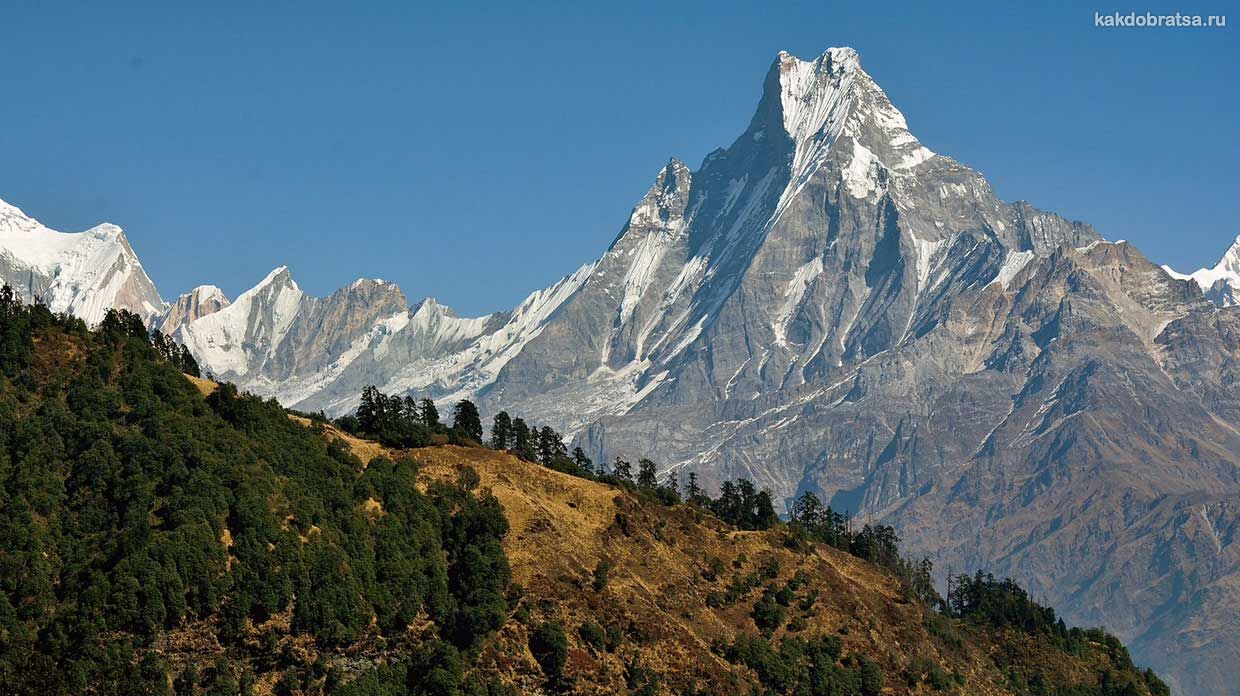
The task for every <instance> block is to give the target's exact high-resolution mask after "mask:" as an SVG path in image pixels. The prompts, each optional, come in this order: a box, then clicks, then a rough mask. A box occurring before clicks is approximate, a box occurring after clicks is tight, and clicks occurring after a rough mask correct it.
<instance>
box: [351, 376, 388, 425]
mask: <svg viewBox="0 0 1240 696" xmlns="http://www.w3.org/2000/svg"><path fill="white" fill-rule="evenodd" d="M383 403H384V398H383V395H382V394H381V393H379V390H378V389H377V388H376V387H375V385H373V384H372V385H370V386H368V387H366V388H364V389H362V400H361V403H359V404H358V406H357V425H358V427H359V428H361V430H362V432H363V433H370V434H374V433H377V432H379V424H380V423H379V422H380V420H381V416H382V409H383Z"/></svg>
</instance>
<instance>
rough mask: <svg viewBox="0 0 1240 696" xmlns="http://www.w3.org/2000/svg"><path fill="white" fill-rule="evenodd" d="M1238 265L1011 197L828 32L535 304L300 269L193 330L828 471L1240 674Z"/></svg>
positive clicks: (961, 560) (405, 390) (806, 476)
mask: <svg viewBox="0 0 1240 696" xmlns="http://www.w3.org/2000/svg"><path fill="white" fill-rule="evenodd" d="M1233 252H1234V253H1233ZM1231 261H1234V263H1231ZM1233 280H1234V281H1235V282H1234V283H1233ZM1236 288H1240V244H1238V245H1237V247H1233V250H1232V252H1229V254H1228V255H1227V256H1226V257H1225V258H1224V260H1223V262H1221V263H1220V265H1219V267H1217V268H1216V269H1211V270H1208V271H1206V270H1203V271H1199V272H1198V273H1196V274H1193V275H1192V276H1179V275H1178V274H1174V272H1169V269H1168V270H1167V271H1164V270H1163V269H1160V268H1158V267H1157V266H1155V265H1153V264H1151V263H1150V262H1149V261H1148V260H1146V259H1145V258H1144V257H1143V256H1142V255H1141V254H1140V253H1139V252H1138V251H1137V250H1136V249H1134V248H1132V247H1131V246H1130V245H1128V244H1125V243H1110V242H1106V241H1104V240H1103V239H1102V238H1101V237H1100V236H1099V235H1098V234H1097V233H1096V232H1095V231H1094V230H1093V229H1092V228H1090V227H1089V226H1088V225H1085V224H1083V223H1079V222H1071V221H1068V220H1065V219H1063V218H1061V217H1059V216H1056V215H1054V214H1051V213H1046V212H1042V211H1039V210H1037V209H1035V208H1033V207H1032V206H1030V205H1028V204H1026V203H1023V202H1017V203H1006V202H1003V201H1001V200H999V199H998V198H997V197H996V196H995V194H994V192H993V191H992V190H991V188H990V186H989V185H988V184H987V182H986V181H985V179H983V178H982V177H981V175H979V174H978V173H977V172H975V171H973V170H971V169H969V168H968V167H966V166H964V165H962V164H960V163H958V162H955V161H954V160H952V159H950V158H948V157H945V156H942V155H938V154H935V153H933V152H931V151H930V150H928V149H927V148H925V147H924V146H923V145H922V144H921V143H920V142H919V141H918V140H917V139H916V137H914V136H913V135H912V134H911V133H910V132H909V130H908V126H907V124H906V122H905V119H904V117H903V116H902V115H901V114H900V112H899V111H898V110H897V109H896V108H895V107H894V106H893V105H892V104H891V102H890V101H889V100H888V98H887V96H886V95H885V94H884V93H883V91H882V90H881V89H880V88H879V87H878V86H877V85H876V84H875V83H874V81H873V80H872V79H871V78H870V76H869V75H868V74H867V73H866V72H865V71H864V70H863V69H862V67H861V64H860V61H859V59H858V57H857V55H856V53H855V52H853V51H852V50H851V49H831V50H829V51H827V52H826V53H824V54H823V55H822V56H820V57H818V58H817V59H815V60H812V61H802V60H799V59H797V58H795V57H792V56H790V55H788V54H780V55H779V56H778V57H777V58H776V60H775V61H774V63H773V64H772V65H771V68H770V71H769V73H768V75H767V77H766V80H765V83H764V86H763V90H762V95H761V98H760V100H759V104H758V108H757V110H756V113H755V114H754V117H753V119H752V121H751V122H750V124H749V126H748V128H747V129H746V130H745V132H744V133H742V134H741V135H740V137H739V138H737V140H736V141H735V142H734V143H732V145H731V146H729V147H728V148H726V149H721V150H717V151H715V152H713V153H711V154H710V155H709V156H707V158H706V159H705V161H704V162H703V163H702V165H701V166H700V167H699V168H698V169H697V170H696V171H692V170H690V169H689V167H688V166H686V165H685V164H684V163H682V162H680V161H678V160H675V159H673V160H672V161H670V162H669V163H668V164H667V165H666V166H665V167H664V168H663V169H662V170H661V171H660V172H659V173H658V174H657V176H656V177H655V181H654V183H653V185H652V186H651V188H650V190H649V192H648V193H647V194H646V195H645V196H644V197H643V198H642V199H641V201H639V202H638V204H637V205H636V206H635V207H634V209H633V211H632V214H631V215H630V217H629V220H628V221H627V222H626V224H625V225H624V227H623V229H622V230H621V232H620V234H619V235H618V236H617V238H616V239H615V241H614V242H613V243H612V245H611V246H610V247H609V249H608V250H607V251H606V253H604V254H603V255H602V257H601V258H599V259H598V260H597V261H595V262H594V263H591V264H587V265H585V266H583V267H581V268H580V269H578V270H577V271H576V272H575V273H573V274H572V275H570V276H567V277H566V278H564V279H563V280H561V281H560V282H558V283H556V284H555V285H553V286H552V287H549V288H546V289H544V290H540V291H537V292H535V293H532V294H531V295H530V296H529V297H528V298H526V300H525V301H523V302H522V303H521V304H520V305H519V306H518V307H517V308H516V309H514V310H512V311H511V312H506V313H501V314H495V315H490V316H486V317H480V318H473V319H463V318H459V317H456V316H455V315H454V314H453V313H452V312H451V311H450V310H448V309H447V308H445V307H443V306H442V305H439V304H438V303H436V302H435V301H433V300H426V301H423V302H421V303H419V304H417V305H415V306H414V307H412V308H410V307H409V306H408V303H407V301H406V300H405V298H404V296H403V295H402V293H401V292H400V290H399V289H398V288H396V287H395V286H394V285H391V284H388V283H383V282H381V281H366V280H363V281H358V282H357V283H355V284H354V285H352V286H350V287H349V288H345V289H343V290H340V291H339V292H337V293H336V294H334V295H332V296H331V297H329V298H312V297H308V296H306V295H304V294H303V293H302V292H301V291H300V289H298V288H297V286H296V284H295V283H294V282H293V281H292V278H291V276H289V274H288V272H287V270H285V269H277V270H276V271H273V273H272V274H271V275H269V276H268V278H266V279H265V280H264V281H263V282H262V283H260V284H259V285H258V286H257V287H255V288H254V289H252V290H250V291H249V292H247V293H244V294H243V295H242V296H241V297H239V298H237V301H236V302H235V303H234V304H233V305H231V306H228V307H226V308H223V309H219V310H218V311H215V312H214V313H210V314H207V315H205V316H199V317H197V318H192V319H188V321H184V322H183V323H181V324H180V325H179V326H178V327H177V328H176V329H175V332H176V333H175V335H176V336H177V337H178V338H180V339H181V340H183V341H184V342H185V343H186V345H188V346H189V347H190V348H191V350H193V351H194V353H195V355H196V357H198V359H199V361H200V362H201V363H202V364H203V366H204V367H205V368H206V369H208V370H209V371H211V372H213V373H214V374H215V375H216V376H218V377H221V378H225V379H230V380H233V381H236V382H238V383H239V384H240V385H241V386H243V387H245V388H247V389H250V390H253V391H257V392H259V393H263V394H269V395H274V396H277V397H279V398H280V399H281V400H282V401H283V402H284V403H285V404H287V405H289V406H294V407H297V408H301V409H305V410H319V409H324V410H326V411H328V412H329V413H331V414H340V413H344V412H347V411H349V410H351V409H352V408H353V407H354V406H355V405H356V399H357V395H358V393H359V392H360V391H361V388H362V387H363V386H365V385H368V384H375V385H378V386H379V387H380V388H381V389H382V390H384V391H386V392H389V393H400V394H411V395H414V396H417V397H422V396H427V397H431V398H435V399H439V400H442V401H447V402H451V401H455V400H457V399H460V398H465V397H468V398H472V399H474V400H475V401H477V402H478V403H479V405H480V406H481V408H482V410H483V412H484V415H489V414H490V413H494V412H495V411H497V410H499V409H501V408H504V409H508V410H509V411H511V412H513V413H514V414H518V415H525V416H527V417H530V418H534V419H537V420H539V421H540V422H542V421H547V422H549V423H550V424H552V425H554V426H556V427H558V428H560V429H561V430H563V431H565V432H567V433H570V434H573V435H575V436H576V439H577V442H578V443H579V444H581V445H582V446H584V447H585V448H587V449H588V450H589V451H591V452H592V453H593V454H594V456H595V458H596V460H604V461H608V460H610V459H611V458H613V457H614V456H617V455H620V456H626V457H632V458H636V457H638V456H646V455H651V456H654V457H656V458H657V459H658V460H659V461H660V462H661V463H662V464H663V466H664V469H665V470H677V471H680V472H684V471H688V470H692V471H696V472H697V473H698V474H699V476H700V477H701V478H702V480H703V481H705V482H706V483H708V484H709V483H717V482H718V481H721V480H723V479H726V478H734V477H738V476H740V477H745V478H749V479H751V480H754V481H755V482H756V483H758V484H759V485H760V486H763V487H767V488H769V489H771V490H772V492H774V493H775V494H776V495H777V496H778V497H782V498H783V499H784V500H785V501H788V500H791V499H792V498H793V497H794V496H795V495H797V494H798V493H799V492H802V491H804V490H814V491H817V492H818V493H819V494H820V495H821V496H822V497H824V498H825V499H827V500H830V501H831V502H832V504H833V505H834V506H835V507H837V508H841V509H848V510H850V511H851V512H853V513H854V514H855V515H857V516H860V517H862V518H865V519H874V520H881V521H885V522H891V523H894V524H896V525H897V527H898V529H899V530H900V533H901V534H902V535H903V536H904V537H905V538H906V541H907V542H908V545H909V546H910V548H912V549H914V550H917V551H920V552H924V553H927V554H930V555H931V557H932V558H933V559H934V560H935V562H936V564H937V565H938V567H940V568H942V569H947V568H949V567H950V568H953V569H955V570H957V571H959V570H964V569H970V568H974V567H983V568H989V569H991V570H994V571H995V572H998V573H1010V574H1012V575H1014V576H1016V577H1017V578H1019V579H1020V580H1021V581H1022V582H1023V583H1025V584H1028V585H1030V586H1032V588H1033V589H1034V591H1035V592H1036V593H1037V594H1039V595H1041V596H1043V597H1045V598H1046V599H1048V600H1049V601H1050V603H1052V604H1054V605H1056V606H1059V607H1062V608H1064V609H1065V610H1066V611H1065V613H1066V614H1067V617H1068V619H1069V620H1070V621H1071V622H1074V623H1083V624H1089V623H1104V624H1106V625H1107V626H1108V627H1109V628H1111V629H1114V630H1116V631H1117V632H1118V633H1119V634H1120V635H1121V637H1122V638H1124V639H1125V640H1126V641H1128V642H1131V643H1133V644H1134V645H1135V649H1136V652H1137V655H1138V657H1139V658H1140V659H1141V660H1144V661H1147V662H1150V663H1152V664H1154V665H1155V666H1156V667H1158V668H1159V669H1160V671H1162V672H1163V673H1165V674H1167V675H1168V676H1169V677H1170V678H1171V679H1172V680H1174V681H1176V682H1177V685H1178V686H1179V687H1180V690H1181V692H1184V693H1211V694H1215V693H1222V694H1227V693H1231V694H1238V693H1240V690H1237V687H1236V686H1235V685H1236V684H1240V665H1238V664H1236V663H1235V661H1234V660H1229V659H1227V656H1228V655H1234V654H1236V653H1237V652H1240V638H1237V637H1236V636H1235V635H1233V634H1234V630H1233V629H1234V627H1235V626H1236V625H1240V592H1238V591H1237V590H1236V588H1237V587H1240V550H1238V548H1237V546H1236V544H1235V530H1236V529H1237V524H1236V519H1237V514H1236V509H1235V508H1236V506H1235V501H1236V500H1237V499H1240V367H1238V364H1240V363H1238V361H1240V309H1237V308H1235V307H1231V306H1229V305H1231V304H1232V303H1234V298H1235V292H1236ZM1203 290H1204V294H1203ZM1228 298H1231V299H1228ZM1211 300H1213V302H1214V303H1213V304H1212V303H1211ZM1216 305H1218V306H1216ZM187 318H188V315H187Z"/></svg>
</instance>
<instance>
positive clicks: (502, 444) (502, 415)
mask: <svg viewBox="0 0 1240 696" xmlns="http://www.w3.org/2000/svg"><path fill="white" fill-rule="evenodd" d="M510 446H512V417H511V416H509V415H508V412H507V411H500V412H499V413H497V414H495V418H494V419H492V421H491V448H492V449H497V450H506V449H508V448H509V447H510Z"/></svg>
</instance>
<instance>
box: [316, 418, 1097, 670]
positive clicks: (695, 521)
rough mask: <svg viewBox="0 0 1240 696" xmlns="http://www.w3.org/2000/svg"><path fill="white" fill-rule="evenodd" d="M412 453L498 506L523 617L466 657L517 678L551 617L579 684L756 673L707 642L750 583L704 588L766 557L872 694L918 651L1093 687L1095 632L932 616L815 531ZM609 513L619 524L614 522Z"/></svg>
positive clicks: (940, 660)
mask: <svg viewBox="0 0 1240 696" xmlns="http://www.w3.org/2000/svg"><path fill="white" fill-rule="evenodd" d="M324 432H325V434H326V436H328V437H340V438H347V442H348V444H349V445H350V446H351V447H353V448H354V451H355V453H356V454H357V455H358V456H359V458H360V459H363V461H365V457H366V456H369V455H372V454H373V453H374V451H375V450H374V448H375V447H377V445H375V444H374V443H370V442H365V441H359V440H357V439H356V438H351V437H349V436H346V435H343V434H342V433H340V432H339V431H336V430H335V429H334V428H327V429H325V431H324ZM387 454H388V455H389V456H401V455H402V454H403V453H395V452H388V453H387ZM412 454H414V455H415V456H416V458H417V459H418V460H419V461H420V462H421V463H422V464H423V469H422V472H423V476H426V477H435V478H440V479H450V480H455V478H456V477H457V475H458V472H459V469H460V467H462V466H469V467H471V468H472V469H474V470H475V471H476V472H477V473H478V474H479V476H480V478H481V480H482V487H484V488H489V489H491V491H492V492H493V493H494V495H495V496H496V497H497V498H498V499H499V501H500V503H501V504H502V505H503V508H504V512H505V515H506V516H507V517H508V520H509V523H510V525H511V531H510V533H509V535H508V537H507V539H506V541H505V551H506V553H507V555H508V557H509V561H510V563H511V565H512V570H513V578H514V580H515V581H516V582H518V583H520V584H521V585H522V586H523V587H524V588H525V591H526V599H525V605H526V606H527V607H528V608H529V610H530V614H531V615H530V617H529V618H527V619H525V620H524V621H520V620H516V619H513V620H510V621H509V622H508V623H507V624H506V625H505V626H504V628H503V629H502V630H501V632H500V635H499V636H498V637H497V638H496V639H495V640H494V641H493V642H492V644H491V645H490V646H489V647H488V648H487V649H486V650H485V651H484V653H483V655H482V656H481V659H480V661H479V669H482V670H486V671H488V672H492V673H498V674H501V675H503V677H504V680H505V681H507V682H509V683H512V684H514V685H516V686H518V687H519V688H520V689H521V690H522V691H535V690H537V689H538V688H539V687H540V686H541V684H542V678H541V675H540V672H539V669H538V666H537V664H536V663H535V662H534V660H533V658H532V657H531V656H530V654H529V652H528V650H527V649H526V648H525V646H526V635H527V633H526V631H527V629H526V627H527V626H530V625H534V624H536V623H537V622H538V621H541V620H546V619H551V620H558V621H560V622H561V623H562V624H563V625H564V626H565V628H566V630H567V632H568V634H569V642H570V646H571V647H570V656H569V663H568V667H567V669H566V673H567V674H568V675H569V677H570V678H573V679H574V680H575V689H576V691H578V692H580V693H598V694H610V693H622V692H623V691H624V688H625V683H626V682H625V676H626V671H627V665H632V664H639V665H641V666H643V667H646V668H648V669H651V670H654V671H655V672H657V673H659V674H660V675H662V681H663V685H664V687H665V688H668V689H670V690H673V691H679V690H680V689H682V688H684V687H687V686H688V685H689V684H690V683H693V682H696V683H697V685H698V686H699V687H701V686H704V685H707V684H710V685H713V688H715V689H717V690H718V691H719V692H720V693H728V692H735V691H736V690H737V689H736V687H735V686H732V685H733V684H735V685H736V686H742V687H744V688H745V689H747V688H748V687H749V686H752V685H756V684H757V679H756V676H755V674H754V673H753V672H752V671H751V670H749V669H747V668H745V667H740V666H737V665H732V664H729V663H728V662H727V661H726V660H725V659H723V658H722V657H720V656H719V655H717V654H716V653H715V652H714V651H712V644H715V643H717V642H719V641H724V642H731V641H732V640H734V639H735V637H736V636H737V635H738V634H741V633H746V634H750V635H754V634H757V629H756V627H755V624H754V621H753V619H752V618H751V611H752V607H753V603H754V601H756V599H757V598H758V597H759V596H760V595H761V586H760V587H759V588H758V589H755V590H752V591H750V592H749V593H748V594H746V595H745V597H744V598H742V599H741V600H739V601H738V602H737V603H736V604H734V605H732V606H728V607H723V608H719V609H714V608H711V607H709V606H708V605H707V602H706V597H707V595H708V593H710V592H711V591H712V590H722V589H724V588H725V587H726V585H727V583H728V582H729V581H730V579H731V578H732V576H733V575H734V574H740V575H743V574H746V573H749V572H752V571H754V570H755V569H756V568H758V567H759V566H760V565H761V564H762V563H763V562H764V561H767V560H769V559H771V558H774V559H777V560H778V561H779V566H780V571H779V575H778V578H777V579H776V580H774V581H773V582H775V583H776V584H777V585H782V583H783V582H785V581H787V580H789V579H790V578H792V577H793V576H794V575H796V574H797V573H802V574H803V575H804V576H806V577H808V582H807V583H806V584H805V586H804V587H803V588H802V589H801V591H799V592H798V598H802V597H804V596H805V594H806V591H807V589H808V588H817V589H818V590H819V591H820V593H821V594H820V597H819V599H818V600H817V602H816V603H815V605H814V608H813V612H812V613H813V615H812V616H805V615H804V613H803V612H801V611H799V610H798V608H797V604H796V603H794V604H793V606H792V607H791V608H790V609H789V612H788V618H789V619H791V618H793V617H795V616H803V617H804V618H805V622H806V628H805V629H803V630H802V631H800V632H799V634H800V635H803V636H811V635H817V634H822V633H831V634H835V635H839V636H840V637H841V638H842V640H843V642H844V654H845V655H847V654H849V653H860V654H865V655H868V656H870V657H871V658H872V659H874V660H876V661H878V662H879V663H880V664H881V665H882V667H883V669H884V671H885V673H886V675H887V679H886V682H887V689H886V691H885V692H886V693H910V692H911V693H917V692H931V691H932V690H931V688H930V687H929V685H928V684H926V683H924V682H923V683H921V684H919V685H918V686H915V687H912V688H910V687H909V685H908V684H907V682H906V680H905V679H904V678H903V677H902V673H904V672H905V671H906V669H907V668H908V667H909V666H910V664H911V663H914V662H916V661H918V660H922V661H923V662H925V661H928V662H926V663H927V664H929V663H934V664H938V665H941V666H942V667H943V668H945V669H946V670H948V671H950V672H953V673H959V674H961V675H962V676H963V677H964V678H965V685H964V686H963V687H958V691H959V692H961V693H969V694H1006V693H1011V690H1010V688H1009V679H1008V677H1007V676H1005V675H1004V673H1003V672H1002V671H1001V670H1000V668H999V667H998V666H997V663H998V664H1004V665H1007V664H1011V665H1014V666H1015V668H1016V670H1017V671H1020V672H1024V673H1026V675H1031V674H1032V673H1033V672H1035V671H1041V672H1042V673H1043V674H1044V675H1045V677H1046V679H1047V681H1048V682H1049V683H1053V684H1059V685H1075V684H1080V685H1094V684H1096V683H1097V674H1098V673H1099V672H1100V671H1101V670H1102V669H1103V668H1104V667H1105V666H1106V665H1107V664H1109V658H1108V657H1107V655H1106V653H1105V650H1103V649H1102V648H1101V646H1098V647H1097V649H1096V650H1093V651H1091V653H1090V654H1089V655H1086V656H1084V657H1083V658H1074V657H1071V656H1069V655H1066V654H1064V653H1063V652H1061V651H1059V650H1057V649H1055V648H1054V647H1053V646H1051V645H1050V644H1049V642H1048V641H1046V640H1044V639H1041V638H1035V637H1032V636H1028V635H1025V634H1020V633H1017V632H997V631H994V630H991V629H988V628H983V627H977V626H971V625H963V624H960V623H959V622H952V621H948V620H946V619H943V618H942V617H939V616H937V615H935V614H934V613H933V612H930V611H928V610H927V609H926V608H925V607H923V606H921V605H919V604H916V603H910V602H907V601H905V600H904V599H903V598H902V595H901V592H900V588H899V587H898V585H897V583H896V582H895V581H894V580H893V579H892V578H891V577H890V576H889V575H887V574H885V573H884V572H883V571H881V570H880V569H878V568H877V567H875V566H873V565H871V564H868V563H866V562H864V561H861V560H859V559H857V558H855V557H853V556H851V555H849V554H847V553H844V552H842V551H839V550H837V549H834V548H830V547H825V546H821V545H815V547H814V548H813V549H812V550H811V551H810V552H809V553H799V552H796V551H793V550H790V549H788V548H785V546H784V544H783V535H782V534H781V533H780V532H779V531H778V530H771V531H765V532H742V531H736V530H734V529H732V528H730V527H728V526H727V525H724V524H722V523H721V522H719V521H718V520H716V519H715V518H714V517H712V516H710V515H708V514H705V513H702V512H700V511H698V510H697V509H695V508H691V507H688V506H684V505H678V506H675V507H671V508H668V507H664V506H661V505H658V504H656V503H652V502H643V501H641V500H640V499H638V497H637V496H635V495H634V494H631V493H628V492H624V491H621V490H618V489H616V488H613V487H611V486H608V485H604V484H600V483H595V482H593V481H588V480H584V479H580V478H576V477H573V476H569V475H566V474H561V473H559V472H555V471H551V470H549V469H546V468H544V467H542V466H539V465H537V464H532V463H529V462H524V461H521V460H519V459H517V458H516V457H513V456H511V455H508V454H505V453H500V452H494V451H490V450H485V449H471V448H463V447H453V446H441V447H432V448H426V449H420V450H416V451H415V452H413V453H412ZM617 515H622V516H623V517H624V518H626V519H627V524H624V525H621V524H620V523H618V522H617ZM626 530H627V531H626ZM711 557H718V558H720V559H722V560H723V561H724V563H725V566H726V570H725V571H724V572H723V573H722V574H720V575H719V576H718V577H717V578H716V579H715V580H714V581H713V582H712V581H710V580H707V579H706V578H705V577H704V574H703V572H704V571H705V570H706V569H707V568H708V559H710V558H711ZM740 558H743V559H747V560H745V561H744V562H743V563H742V564H741V567H740V568H739V569H738V568H736V567H735V564H734V561H737V559H740ZM602 560H605V561H607V562H609V563H610V564H612V569H611V571H610V573H609V581H608V582H607V584H606V586H605V587H604V588H603V589H602V590H601V591H595V590H594V589H593V587H592V574H593V571H594V569H595V567H596V566H597V565H598V564H599V562H600V561H602ZM767 582H768V581H765V580H764V582H763V585H762V586H765V585H766V584H767ZM518 613H520V612H518ZM585 622H594V623H597V624H600V625H602V626H617V627H622V628H624V629H626V632H627V633H628V635H629V637H628V638H626V640H625V641H624V644H623V646H622V647H621V648H620V649H619V650H618V651H616V652H615V653H610V652H606V651H602V652H596V651H593V650H591V649H589V648H588V647H586V646H584V645H583V644H582V641H581V640H580V639H579V638H578V636H577V635H576V629H577V627H578V626H580V625H581V624H583V623H585ZM931 624H933V625H935V626H937V627H938V629H939V630H937V631H936V632H937V633H938V635H937V636H936V635H932V633H931V631H930V630H928V628H927V626H928V625H931ZM782 635H792V634H791V633H789V632H788V630H787V627H786V626H785V627H784V628H781V629H779V630H778V631H776V633H775V634H774V638H775V639H778V638H779V637H780V636H782ZM943 636H946V637H943ZM957 639H958V640H957Z"/></svg>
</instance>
